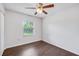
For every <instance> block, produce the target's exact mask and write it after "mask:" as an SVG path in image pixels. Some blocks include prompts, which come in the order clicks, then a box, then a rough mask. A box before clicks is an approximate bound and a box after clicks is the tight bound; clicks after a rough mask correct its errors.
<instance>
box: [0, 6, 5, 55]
mask: <svg viewBox="0 0 79 59" xmlns="http://www.w3.org/2000/svg"><path fill="white" fill-rule="evenodd" d="M3 50H4V7H3V5H2V4H0V55H2V53H3Z"/></svg>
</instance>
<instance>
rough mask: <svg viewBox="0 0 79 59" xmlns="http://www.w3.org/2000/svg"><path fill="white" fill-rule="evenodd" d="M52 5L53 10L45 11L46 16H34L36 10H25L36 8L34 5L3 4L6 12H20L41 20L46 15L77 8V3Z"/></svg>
mask: <svg viewBox="0 0 79 59" xmlns="http://www.w3.org/2000/svg"><path fill="white" fill-rule="evenodd" d="M44 5H46V3H44ZM54 5H55V6H54V8H49V9H46V11H47V12H48V14H47V15H45V14H43V13H42V14H37V15H34V12H35V11H36V10H33V9H25V7H36V3H4V6H5V8H6V9H8V10H12V11H16V12H21V13H24V14H28V15H32V16H36V17H41V18H44V17H46V16H48V15H54V14H55V13H57V12H60V11H63V10H66V9H68V8H71V7H74V6H77V5H79V4H77V3H54Z"/></svg>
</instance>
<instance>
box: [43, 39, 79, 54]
mask: <svg viewBox="0 0 79 59" xmlns="http://www.w3.org/2000/svg"><path fill="white" fill-rule="evenodd" d="M42 41H44V42H46V43H49V44H51V45H54V46H57V47H59V48H62V49H64V50H67V51H69V52H72V53H74V54H76V55H79V53H78V52H76V51H73V50H71V49H67V48H65V47H63V46H61V45H59V44H57V43H51V42H49V41H46V40H42Z"/></svg>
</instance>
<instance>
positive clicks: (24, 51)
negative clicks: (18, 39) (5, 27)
mask: <svg viewBox="0 0 79 59" xmlns="http://www.w3.org/2000/svg"><path fill="white" fill-rule="evenodd" d="M3 56H77V55H76V54H73V53H71V52H68V51H66V50H63V49H61V48H58V47H56V46H53V45H50V44H48V43H45V42H43V41H39V42H34V43H30V44H26V45H21V46H17V47H13V48H8V49H6V50H5V51H4V53H3Z"/></svg>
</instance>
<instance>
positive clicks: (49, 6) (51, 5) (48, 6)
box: [43, 4, 54, 8]
mask: <svg viewBox="0 0 79 59" xmlns="http://www.w3.org/2000/svg"><path fill="white" fill-rule="evenodd" d="M51 7H54V4H50V5H46V6H43V8H51Z"/></svg>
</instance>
